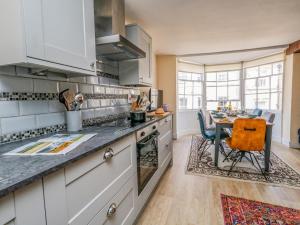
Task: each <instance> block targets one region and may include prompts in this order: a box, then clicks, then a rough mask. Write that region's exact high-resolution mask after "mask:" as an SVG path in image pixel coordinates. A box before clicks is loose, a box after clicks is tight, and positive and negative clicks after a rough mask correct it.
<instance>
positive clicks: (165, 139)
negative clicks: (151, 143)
mask: <svg viewBox="0 0 300 225" xmlns="http://www.w3.org/2000/svg"><path fill="white" fill-rule="evenodd" d="M158 146H159V147H158V165H159V166H161V165H162V164H163V162H164V160H165V159H166V157H167V156H168V154H169V153H170V152H171V151H172V132H171V131H168V132H167V133H166V134H165V135H163V136H162V137H160V139H159V142H158Z"/></svg>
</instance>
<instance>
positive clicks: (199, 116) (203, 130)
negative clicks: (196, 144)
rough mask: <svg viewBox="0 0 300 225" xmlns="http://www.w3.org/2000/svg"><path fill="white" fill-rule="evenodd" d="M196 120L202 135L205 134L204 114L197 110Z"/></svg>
mask: <svg viewBox="0 0 300 225" xmlns="http://www.w3.org/2000/svg"><path fill="white" fill-rule="evenodd" d="M198 120H199V125H200V131H201V134H202V135H203V136H205V121H204V116H203V114H202V113H201V111H200V112H198Z"/></svg>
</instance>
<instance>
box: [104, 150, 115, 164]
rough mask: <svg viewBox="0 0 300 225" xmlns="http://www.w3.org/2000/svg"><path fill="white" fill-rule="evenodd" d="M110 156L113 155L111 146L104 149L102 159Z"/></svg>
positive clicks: (107, 158)
mask: <svg viewBox="0 0 300 225" xmlns="http://www.w3.org/2000/svg"><path fill="white" fill-rule="evenodd" d="M112 157H114V151H113V149H112V148H109V149H107V150H106V151H105V153H104V156H103V159H104V160H105V161H107V160H110V159H111V158H112Z"/></svg>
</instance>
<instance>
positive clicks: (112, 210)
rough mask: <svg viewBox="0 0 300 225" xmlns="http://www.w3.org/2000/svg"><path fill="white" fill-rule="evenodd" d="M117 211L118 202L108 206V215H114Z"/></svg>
mask: <svg viewBox="0 0 300 225" xmlns="http://www.w3.org/2000/svg"><path fill="white" fill-rule="evenodd" d="M116 212H117V204H116V203H112V204H111V205H110V206H109V208H108V210H107V214H106V215H107V217H109V218H110V217H113V216H114V215H115V214H116Z"/></svg>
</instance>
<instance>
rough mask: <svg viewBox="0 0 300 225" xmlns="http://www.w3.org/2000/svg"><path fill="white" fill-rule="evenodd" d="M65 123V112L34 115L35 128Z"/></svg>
mask: <svg viewBox="0 0 300 225" xmlns="http://www.w3.org/2000/svg"><path fill="white" fill-rule="evenodd" d="M64 123H65V113H64V112H60V113H49V114H41V115H37V116H36V125H37V128H41V127H49V126H54V125H59V124H64Z"/></svg>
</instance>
